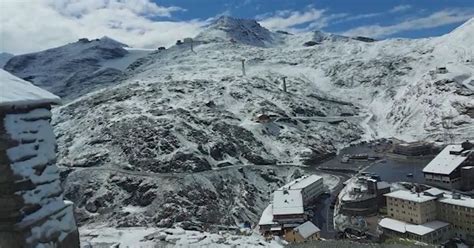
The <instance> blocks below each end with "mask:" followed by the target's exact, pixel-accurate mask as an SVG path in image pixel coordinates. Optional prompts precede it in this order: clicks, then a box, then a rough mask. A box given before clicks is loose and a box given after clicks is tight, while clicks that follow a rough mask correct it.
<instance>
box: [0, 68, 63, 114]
mask: <svg viewBox="0 0 474 248" xmlns="http://www.w3.org/2000/svg"><path fill="white" fill-rule="evenodd" d="M0 89H1V90H0V106H14V105H33V104H44V103H59V102H60V98H59V97H58V96H56V95H54V94H52V93H50V92H48V91H46V90H43V89H41V88H39V87H37V86H34V85H33V84H31V83H30V82H27V81H25V80H23V79H21V78H18V77H16V76H14V75H12V74H10V73H9V72H7V71H5V70H3V69H0Z"/></svg>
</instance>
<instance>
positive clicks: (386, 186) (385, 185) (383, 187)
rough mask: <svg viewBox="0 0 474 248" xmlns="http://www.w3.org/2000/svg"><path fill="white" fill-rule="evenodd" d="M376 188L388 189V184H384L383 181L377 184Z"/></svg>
mask: <svg viewBox="0 0 474 248" xmlns="http://www.w3.org/2000/svg"><path fill="white" fill-rule="evenodd" d="M377 188H379V189H386V188H390V184H389V183H387V182H384V181H381V182H377Z"/></svg>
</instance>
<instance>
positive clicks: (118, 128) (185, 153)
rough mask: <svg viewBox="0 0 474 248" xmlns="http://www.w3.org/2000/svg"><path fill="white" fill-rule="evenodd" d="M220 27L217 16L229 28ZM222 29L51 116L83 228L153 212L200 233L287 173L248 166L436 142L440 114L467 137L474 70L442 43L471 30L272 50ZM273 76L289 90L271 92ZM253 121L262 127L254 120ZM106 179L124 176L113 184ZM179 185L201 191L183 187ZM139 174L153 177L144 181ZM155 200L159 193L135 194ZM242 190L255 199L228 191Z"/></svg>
mask: <svg viewBox="0 0 474 248" xmlns="http://www.w3.org/2000/svg"><path fill="white" fill-rule="evenodd" d="M226 19H227V21H225V22H224V21H221V22H223V23H227V22H230V23H240V21H239V20H238V19H231V18H226ZM471 22H472V21H471ZM218 23H219V21H218V22H217V24H215V25H214V26H216V25H217V26H219V25H222V24H219V25H218ZM468 24H469V23H468ZM224 26H226V27H228V26H232V27H234V28H235V30H233V29H230V30H229V29H224V30H226V31H222V30H221V29H219V28H218V29H215V30H217V31H215V32H218V34H217V35H215V34H213V32H214V30H211V31H209V30H207V31H205V32H204V33H203V34H201V35H199V36H198V37H225V38H222V39H214V38H210V39H207V38H206V39H207V40H206V42H198V43H196V46H195V47H194V52H193V51H191V50H190V49H189V48H188V47H187V46H182V45H181V46H174V47H171V48H170V49H167V50H165V51H159V52H154V53H151V54H149V55H148V56H147V57H145V58H142V59H140V60H139V63H138V62H137V63H134V64H133V66H129V67H128V69H127V76H126V79H125V80H124V81H123V82H122V83H121V84H120V85H117V86H114V87H109V88H107V89H106V90H100V91H97V92H95V93H92V94H89V95H87V96H84V97H81V98H79V99H77V100H75V101H73V102H71V103H69V104H67V105H65V106H63V107H61V108H59V109H56V110H55V119H54V125H55V131H56V133H57V134H58V143H59V148H60V149H59V158H58V159H59V160H58V163H59V164H60V165H61V166H62V167H63V168H67V170H66V171H67V172H68V173H70V174H69V177H68V179H67V180H68V181H67V182H66V185H67V187H68V188H67V189H68V192H69V195H70V197H71V199H74V200H75V202H79V206H80V209H81V211H83V212H82V213H83V216H82V218H81V221H89V222H94V221H106V219H107V218H110V216H111V215H109V214H110V212H107V211H108V210H110V209H113V216H114V217H115V216H120V218H123V219H126V221H125V222H124V223H130V221H131V222H132V223H134V224H136V225H139V224H140V225H141V224H144V223H145V224H150V223H149V222H147V220H149V219H150V215H156V216H157V217H156V219H155V221H154V222H153V223H155V224H156V222H159V221H161V220H162V219H166V220H165V221H163V222H162V223H160V225H169V224H170V223H171V224H172V223H174V222H181V221H186V220H189V219H192V222H193V223H194V224H196V223H200V224H199V225H202V224H203V223H202V221H203V220H206V218H207V217H205V216H220V217H222V216H225V213H227V212H228V209H227V208H226V207H225V206H226V204H229V201H234V200H231V199H235V200H236V201H238V203H235V204H237V206H239V210H240V212H238V213H237V214H236V215H235V216H233V220H234V221H235V222H239V221H246V220H256V219H255V218H254V217H255V216H257V215H258V213H259V212H260V211H262V210H263V207H264V206H265V204H264V202H265V200H267V199H268V198H266V197H267V196H265V197H263V195H265V194H267V193H265V192H267V191H270V189H271V188H272V187H274V186H275V184H278V183H275V182H277V181H274V183H273V184H272V183H271V182H272V181H273V180H274V179H272V178H273V177H275V178H279V177H280V178H281V177H284V176H288V175H287V174H286V173H284V172H281V171H280V170H279V169H278V170H277V171H276V172H263V173H262V172H261V171H260V169H255V170H254V169H251V168H255V167H256V166H261V165H262V164H265V165H271V167H272V168H273V167H274V168H280V167H278V166H279V164H280V163H290V164H297V165H301V164H302V163H303V162H305V163H315V162H318V161H320V160H321V159H322V158H323V157H325V156H327V155H330V154H331V153H334V152H335V151H336V149H337V148H340V147H343V146H346V145H348V144H349V143H351V142H358V141H361V140H369V139H374V138H380V137H397V138H402V139H406V140H419V139H429V140H442V139H443V137H444V129H443V122H444V123H445V125H446V122H448V121H446V120H447V117H448V115H449V118H448V119H449V123H450V126H451V127H452V129H451V130H450V132H453V133H454V135H455V138H456V139H458V140H461V139H466V138H470V139H473V138H474V130H473V129H472V128H473V126H474V125H472V124H473V119H472V118H474V111H473V109H474V105H473V104H474V102H473V90H472V87H471V86H472V82H473V74H474V67H473V64H472V63H471V62H466V60H464V59H463V60H461V59H459V54H460V53H459V52H456V51H458V50H456V49H450V50H448V49H444V48H443V47H444V46H448V45H449V44H456V45H457V46H459V47H462V48H463V49H465V50H466V51H470V52H472V47H470V46H469V44H470V43H469V42H470V39H469V38H470V37H473V35H472V34H474V30H473V28H472V25H464V26H462V27H460V28H459V29H457V30H456V31H454V32H453V33H452V34H450V35H451V36H452V37H450V36H449V35H447V36H443V37H438V38H431V39H419V40H405V39H395V40H384V41H376V42H366V41H365V40H362V41H361V40H357V39H351V38H346V37H340V36H334V35H330V34H324V33H320V32H316V33H308V34H297V35H285V34H274V33H270V34H269V35H268V37H273V36H274V35H275V37H278V42H276V43H271V44H272V45H271V46H266V45H264V44H267V43H266V41H269V40H270V39H266V38H265V39H257V40H264V41H265V42H262V43H260V42H254V39H253V38H251V39H250V40H252V42H246V41H247V40H248V39H240V38H241V37H240V36H238V37H239V39H238V40H235V39H234V40H233V41H231V40H230V39H227V38H229V37H231V36H227V35H228V34H234V33H241V30H242V28H241V26H240V25H237V26H234V25H228V24H226V25H224ZM211 27H212V26H211ZM258 29H260V28H257V30H258ZM234 31H235V32H234ZM266 32H267V31H265V33H266ZM464 34H465V35H464ZM470 34H471V36H470ZM252 37H254V36H252ZM255 37H257V36H255ZM258 37H261V35H258ZM195 40H198V38H196V39H195ZM308 41H315V44H312V45H310V46H308V45H305V43H306V42H308ZM469 49H471V50H469ZM242 58H244V59H246V62H245V63H246V64H245V66H246V75H245V76H242V71H241V59H242ZM437 67H446V68H447V71H448V72H447V73H444V71H443V70H439V72H437V71H436V69H437ZM430 71H433V72H430ZM284 77H285V80H286V85H287V89H288V92H284V91H283V90H282V82H283V78H284ZM260 114H266V115H269V116H270V120H271V121H270V122H266V121H265V120H266V119H265V118H263V119H262V120H264V123H258V122H256V121H255V118H256V117H258V116H259V115H260ZM243 165H250V167H245V168H246V170H245V171H244V172H243V173H242V172H241V171H239V173H240V174H241V175H239V176H236V177H237V181H232V182H228V181H226V180H227V179H228V178H229V177H232V178H233V176H232V175H234V174H235V173H236V172H235V170H238V169H240V168H241V166H243ZM84 167H89V168H84ZM247 169H248V170H247ZM233 173H234V174H233ZM65 174H67V173H65ZM116 174H117V175H123V174H129V175H131V178H132V179H130V180H129V182H122V181H123V180H122V179H120V180H119V179H115V175H116ZM197 175H200V176H199V177H195V176H197ZM269 175H270V176H269ZM92 177H94V178H92ZM183 177H187V178H188V179H187V180H189V182H197V185H205V187H204V188H203V187H201V186H200V187H197V186H195V185H194V184H192V183H189V185H188V186H189V187H184V188H181V186H180V185H181V184H182V180H183ZM145 178H154V179H155V181H153V183H152V184H153V185H155V186H153V187H150V186H149V185H148V183H144V182H145V180H144V179H145ZM156 178H159V180H158V181H160V182H165V185H163V184H161V183H158V182H156V181H157V180H156ZM265 178H266V179H265ZM127 180H128V179H127ZM259 180H266V181H268V183H267V182H264V183H263V184H259V183H257V182H259ZM276 180H278V179H276ZM280 181H281V180H280ZM110 182H115V184H116V185H114V184H111V183H110ZM260 182H261V181H260ZM280 183H281V182H280ZM129 185H132V186H131V188H128V187H129ZM223 185H232V187H231V188H228V187H227V186H226V187H224V186H223ZM245 185H247V186H245ZM248 185H253V186H255V188H253V189H249V188H245V187H248ZM137 187H138V188H140V187H143V188H142V189H140V190H138V191H137ZM193 187H196V188H195V189H196V191H193V192H194V193H193V194H187V192H188V191H190V190H191V189H192V188H193ZM221 187H224V188H221ZM150 189H153V190H152V192H153V193H146V192H148V191H149V190H150ZM222 190H223V191H222ZM226 190H228V191H226ZM221 191H222V192H227V193H222V194H220V193H219V192H221ZM156 192H168V193H167V194H166V195H165V196H163V197H158V196H156V197H155V198H153V197H144V196H143V194H145V193H146V194H157V193H156ZM248 192H252V197H251V198H258V196H262V197H261V198H258V201H257V202H251V201H250V200H249V201H247V200H245V201H244V200H243V199H245V198H242V197H237V195H244V196H245V195H248V194H249V193H248ZM176 195H178V196H180V197H176ZM196 195H199V196H205V197H204V198H205V199H206V200H205V201H203V200H202V198H200V197H197V196H196ZM176 198H178V199H179V202H180V203H179V204H178V202H174V201H175V200H176ZM127 199H130V200H127ZM142 199H153V201H152V202H146V201H145V203H143V204H144V205H145V206H147V207H146V213H147V215H145V216H146V217H143V216H142V215H140V214H137V213H136V211H135V210H136V209H135V208H132V209H134V210H133V211H132V210H131V209H130V208H129V209H128V210H127V209H120V206H122V205H126V204H131V205H132V206H137V205H139V204H142V203H139V201H140V200H142ZM214 199H222V200H220V201H218V202H217V203H215V202H214ZM183 202H186V204H184V205H183ZM198 206H205V207H204V208H205V209H204V208H202V209H201V208H199V207H198ZM157 209H159V213H157V212H156V211H157ZM129 210H130V211H129ZM210 210H215V211H216V212H212V213H210V212H209V211H210ZM96 212H99V213H101V214H102V215H98V216H96V214H95V213H96ZM165 215H166V216H172V218H174V219H172V220H170V219H169V218H165V217H164V216H165ZM140 216H142V217H140ZM192 216H198V217H196V218H193V217H192ZM95 218H97V219H95ZM209 218H210V217H209ZM142 221H143V222H142ZM216 222H217V223H219V221H213V224H215V223H216ZM137 223H138V224H137ZM224 223H227V224H228V223H229V222H225V221H224ZM188 224H189V223H188Z"/></svg>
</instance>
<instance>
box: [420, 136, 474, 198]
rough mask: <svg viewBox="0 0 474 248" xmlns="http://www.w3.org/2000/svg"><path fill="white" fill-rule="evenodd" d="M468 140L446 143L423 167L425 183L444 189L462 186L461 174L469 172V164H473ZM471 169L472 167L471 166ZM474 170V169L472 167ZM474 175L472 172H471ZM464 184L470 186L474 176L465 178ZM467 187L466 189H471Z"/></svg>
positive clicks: (473, 160)
mask: <svg viewBox="0 0 474 248" xmlns="http://www.w3.org/2000/svg"><path fill="white" fill-rule="evenodd" d="M469 144H470V143H469V142H467V143H466V142H465V143H463V144H461V145H448V146H446V147H445V148H444V149H443V150H442V151H441V152H440V153H439V154H438V156H436V157H435V158H434V159H433V160H432V161H431V162H430V163H428V165H426V166H425V168H423V174H424V177H425V181H426V183H428V184H430V185H433V186H436V187H441V188H445V189H461V188H463V182H462V181H463V180H462V176H463V173H461V171H463V168H465V169H464V170H465V171H466V172H465V173H464V174H469V170H468V169H466V168H469V167H470V166H472V165H474V152H473V149H472V146H470V145H469ZM471 169H472V168H471ZM473 172H474V169H473ZM473 175H474V173H473ZM466 180H467V182H465V183H464V184H465V185H467V186H466V187H472V186H469V185H473V184H472V183H470V182H472V181H474V178H467V179H466ZM471 189H472V188H468V189H466V190H471Z"/></svg>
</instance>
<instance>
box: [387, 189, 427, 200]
mask: <svg viewBox="0 0 474 248" xmlns="http://www.w3.org/2000/svg"><path fill="white" fill-rule="evenodd" d="M384 196H387V197H392V198H397V199H402V200H407V201H412V202H427V201H431V200H435V199H436V197H433V196H428V195H424V194H423V193H413V192H411V191H408V190H397V191H393V192H390V193H387V194H385V195H384Z"/></svg>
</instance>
